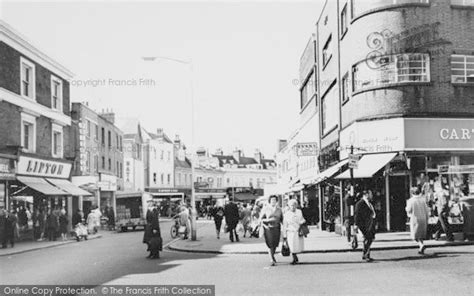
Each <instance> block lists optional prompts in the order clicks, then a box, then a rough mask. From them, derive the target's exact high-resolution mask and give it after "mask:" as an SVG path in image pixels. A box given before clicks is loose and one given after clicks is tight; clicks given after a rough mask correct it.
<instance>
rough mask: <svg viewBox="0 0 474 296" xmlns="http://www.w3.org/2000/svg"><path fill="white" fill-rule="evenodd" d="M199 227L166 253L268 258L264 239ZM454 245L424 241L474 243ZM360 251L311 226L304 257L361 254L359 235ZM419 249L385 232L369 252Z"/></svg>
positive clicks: (401, 235) (206, 224)
mask: <svg viewBox="0 0 474 296" xmlns="http://www.w3.org/2000/svg"><path fill="white" fill-rule="evenodd" d="M198 224H201V225H200V227H199V229H198V230H199V231H198V233H197V239H196V240H195V241H191V240H189V239H188V240H183V239H177V240H174V241H172V242H171V243H170V244H169V245H168V249H169V250H173V251H181V252H191V253H210V254H267V253H268V249H267V247H266V245H265V242H264V240H263V238H248V236H247V238H244V237H243V235H242V234H240V235H239V237H240V242H233V243H232V242H230V240H229V235H228V234H227V233H222V232H221V235H220V239H217V238H216V232H215V227H214V223H213V221H210V220H204V221H203V220H198ZM455 237H456V238H458V239H459V240H455V241H454V242H450V241H446V240H445V239H444V236H442V238H441V239H440V240H438V241H436V240H428V241H425V245H426V247H427V248H436V247H448V246H464V245H474V241H464V240H461V237H460V235H456V236H455ZM358 242H359V247H358V248H357V249H355V250H353V249H352V247H351V245H350V244H349V243H348V242H347V240H346V238H345V237H342V236H341V235H338V234H336V233H334V232H327V231H321V230H319V229H318V228H316V226H310V233H309V234H308V236H307V237H306V238H305V240H304V244H305V248H304V249H305V251H304V253H333V252H351V251H361V248H362V236H361V235H360V234H359V238H358ZM414 248H418V245H417V243H415V242H414V241H413V240H412V239H410V233H409V232H388V233H377V234H376V238H375V241H374V242H373V244H372V247H371V249H372V250H397V249H414Z"/></svg>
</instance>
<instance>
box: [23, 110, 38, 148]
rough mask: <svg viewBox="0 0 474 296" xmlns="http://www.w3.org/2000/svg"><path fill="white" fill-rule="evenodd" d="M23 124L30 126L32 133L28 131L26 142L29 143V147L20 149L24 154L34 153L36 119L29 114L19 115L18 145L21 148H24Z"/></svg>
mask: <svg viewBox="0 0 474 296" xmlns="http://www.w3.org/2000/svg"><path fill="white" fill-rule="evenodd" d="M25 123H27V124H28V125H29V126H30V128H31V131H32V133H30V132H29V131H28V138H29V139H28V142H29V143H30V142H31V147H29V148H22V150H23V151H24V152H29V153H36V117H35V116H33V115H30V114H26V113H21V128H20V129H21V131H20V137H21V139H20V144H21V146H22V147H25V129H24V128H25ZM29 146H30V145H29Z"/></svg>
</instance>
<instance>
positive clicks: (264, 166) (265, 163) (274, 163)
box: [262, 159, 276, 169]
mask: <svg viewBox="0 0 474 296" xmlns="http://www.w3.org/2000/svg"><path fill="white" fill-rule="evenodd" d="M269 164H272V166H276V162H275V160H273V159H262V165H263V168H264V169H268V167H269Z"/></svg>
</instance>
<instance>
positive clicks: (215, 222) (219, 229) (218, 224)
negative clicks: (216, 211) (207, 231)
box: [214, 219, 222, 232]
mask: <svg viewBox="0 0 474 296" xmlns="http://www.w3.org/2000/svg"><path fill="white" fill-rule="evenodd" d="M214 224H216V230H217V231H219V232H220V231H221V226H222V219H214Z"/></svg>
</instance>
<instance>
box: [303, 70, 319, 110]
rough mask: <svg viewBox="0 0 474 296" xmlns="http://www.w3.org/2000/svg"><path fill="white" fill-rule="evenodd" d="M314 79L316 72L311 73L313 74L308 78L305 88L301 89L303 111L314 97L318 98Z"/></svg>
mask: <svg viewBox="0 0 474 296" xmlns="http://www.w3.org/2000/svg"><path fill="white" fill-rule="evenodd" d="M314 78H315V77H314V72H311V74H310V75H309V76H308V79H306V81H305V82H304V84H303V86H302V87H301V90H300V92H301V94H300V96H301V102H300V105H301V106H300V108H301V109H303V108H304V107H305V106H306V104H307V103H308V102H309V101H311V100H312V99H313V97H314V96H316V87H315V86H316V83H315V79H314Z"/></svg>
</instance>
